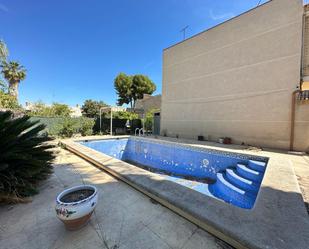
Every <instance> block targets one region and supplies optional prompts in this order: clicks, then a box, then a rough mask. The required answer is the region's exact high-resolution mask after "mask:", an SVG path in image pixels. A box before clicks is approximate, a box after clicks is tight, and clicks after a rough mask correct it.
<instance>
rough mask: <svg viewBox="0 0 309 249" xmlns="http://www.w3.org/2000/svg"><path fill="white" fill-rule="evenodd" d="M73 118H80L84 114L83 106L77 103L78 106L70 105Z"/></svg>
mask: <svg viewBox="0 0 309 249" xmlns="http://www.w3.org/2000/svg"><path fill="white" fill-rule="evenodd" d="M70 109H71V114H70V116H71V117H72V118H78V117H81V116H82V108H81V107H80V106H79V105H78V104H77V105H76V106H73V107H70Z"/></svg>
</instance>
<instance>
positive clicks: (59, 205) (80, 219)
mask: <svg viewBox="0 0 309 249" xmlns="http://www.w3.org/2000/svg"><path fill="white" fill-rule="evenodd" d="M83 189H86V190H93V191H94V192H93V193H92V194H91V195H90V196H88V197H85V198H84V199H82V200H79V201H76V202H64V201H63V200H62V198H63V197H64V196H66V195H68V194H70V193H73V192H76V191H78V190H83ZM97 202H98V192H97V189H96V187H94V186H92V185H80V186H76V187H72V188H69V189H66V190H64V191H62V192H61V193H60V194H59V195H58V196H57V199H56V207H55V209H56V214H57V217H58V218H59V219H60V220H61V221H62V222H63V223H64V224H65V226H66V228H67V229H68V230H76V229H79V228H80V227H82V226H83V225H85V224H86V223H87V222H88V221H89V219H90V217H91V215H92V212H93V210H94V208H95V207H96V205H97Z"/></svg>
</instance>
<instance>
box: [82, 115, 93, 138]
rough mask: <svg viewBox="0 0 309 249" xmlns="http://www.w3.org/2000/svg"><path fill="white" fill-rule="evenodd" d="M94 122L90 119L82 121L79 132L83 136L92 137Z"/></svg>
mask: <svg viewBox="0 0 309 249" xmlns="http://www.w3.org/2000/svg"><path fill="white" fill-rule="evenodd" d="M93 126H94V120H93V119H90V118H81V119H80V128H79V132H80V134H81V135H82V136H90V135H92V133H93Z"/></svg>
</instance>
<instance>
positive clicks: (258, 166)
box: [248, 160, 266, 173]
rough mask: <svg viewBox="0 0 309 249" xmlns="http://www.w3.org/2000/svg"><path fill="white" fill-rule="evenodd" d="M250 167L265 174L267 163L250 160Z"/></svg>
mask: <svg viewBox="0 0 309 249" xmlns="http://www.w3.org/2000/svg"><path fill="white" fill-rule="evenodd" d="M248 167H249V168H250V169H253V170H255V171H259V172H261V173H263V172H265V169H266V163H265V162H260V161H254V160H249V163H248Z"/></svg>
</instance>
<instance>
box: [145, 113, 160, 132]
mask: <svg viewBox="0 0 309 249" xmlns="http://www.w3.org/2000/svg"><path fill="white" fill-rule="evenodd" d="M157 111H158V109H152V110H150V111H148V112H147V113H146V117H145V119H144V127H145V129H146V130H147V131H151V130H152V127H153V115H154V113H155V112H157Z"/></svg>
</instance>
